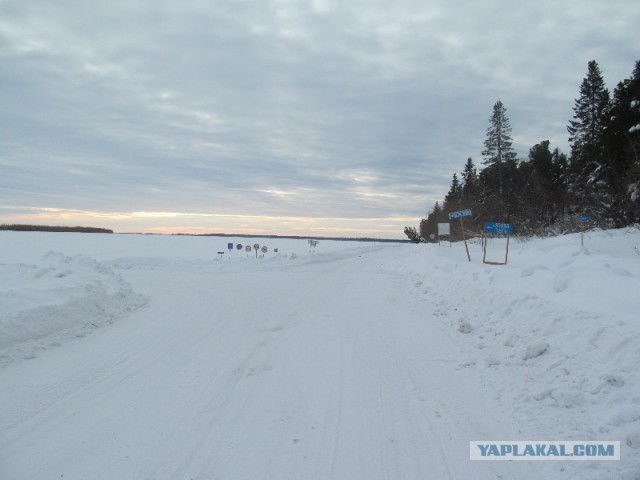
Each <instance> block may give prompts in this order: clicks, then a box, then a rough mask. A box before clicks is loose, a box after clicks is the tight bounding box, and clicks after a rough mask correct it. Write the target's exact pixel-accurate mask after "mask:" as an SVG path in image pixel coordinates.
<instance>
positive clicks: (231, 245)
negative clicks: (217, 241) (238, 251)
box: [227, 243, 233, 251]
mask: <svg viewBox="0 0 640 480" xmlns="http://www.w3.org/2000/svg"><path fill="white" fill-rule="evenodd" d="M227 250H229V251H231V250H233V243H227Z"/></svg>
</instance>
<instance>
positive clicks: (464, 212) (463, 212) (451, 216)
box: [449, 210, 472, 220]
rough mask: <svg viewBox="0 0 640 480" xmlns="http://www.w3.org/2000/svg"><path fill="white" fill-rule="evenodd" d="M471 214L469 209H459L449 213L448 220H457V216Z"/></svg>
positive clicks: (468, 215) (462, 216) (461, 216)
mask: <svg viewBox="0 0 640 480" xmlns="http://www.w3.org/2000/svg"><path fill="white" fill-rule="evenodd" d="M471 215H472V213H471V210H460V211H459V212H451V213H450V214H449V220H457V219H458V218H464V217H470V216H471Z"/></svg>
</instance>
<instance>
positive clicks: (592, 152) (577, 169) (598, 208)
mask: <svg viewBox="0 0 640 480" xmlns="http://www.w3.org/2000/svg"><path fill="white" fill-rule="evenodd" d="M610 104H611V102H610V97H609V91H608V90H607V89H606V87H605V84H604V79H603V78H602V74H601V72H600V67H599V66H598V63H597V62H596V61H595V60H592V61H590V62H589V65H588V68H587V76H586V77H585V78H584V80H583V81H582V84H581V85H580V97H579V98H577V99H576V100H575V103H574V107H573V111H574V115H573V120H571V121H570V122H569V125H568V126H567V130H568V132H569V135H570V136H569V143H570V144H571V156H570V170H571V177H572V178H571V180H570V184H571V194H572V198H573V202H572V203H573V204H574V208H575V209H577V210H581V211H589V212H590V213H591V214H592V216H593V217H594V218H595V219H599V220H601V221H604V220H606V219H607V216H608V213H609V211H610V208H611V203H612V198H611V195H610V192H609V188H608V178H609V172H608V165H607V163H608V162H607V159H606V156H605V146H604V133H605V130H606V128H607V124H608V122H609V111H610Z"/></svg>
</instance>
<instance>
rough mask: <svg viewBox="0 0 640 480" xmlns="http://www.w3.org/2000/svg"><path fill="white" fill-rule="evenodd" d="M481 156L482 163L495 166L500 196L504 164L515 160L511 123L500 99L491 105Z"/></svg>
mask: <svg viewBox="0 0 640 480" xmlns="http://www.w3.org/2000/svg"><path fill="white" fill-rule="evenodd" d="M482 156H483V157H484V159H485V160H484V162H483V163H484V165H487V166H494V167H495V173H496V175H497V183H498V193H499V195H500V197H502V192H503V173H504V172H503V171H504V170H505V167H504V165H505V164H506V163H509V162H513V163H515V162H516V152H515V150H514V149H513V147H512V138H511V124H510V122H509V118H508V117H507V109H506V108H505V106H504V105H503V104H502V102H501V101H500V100H498V101H497V102H496V103H495V104H494V105H493V114H492V115H491V117H490V118H489V128H487V138H486V139H485V141H484V150H483V152H482Z"/></svg>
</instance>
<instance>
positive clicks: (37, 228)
mask: <svg viewBox="0 0 640 480" xmlns="http://www.w3.org/2000/svg"><path fill="white" fill-rule="evenodd" d="M0 230H12V231H14V232H80V233H113V230H108V229H106V228H94V227H57V226H49V225H0Z"/></svg>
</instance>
